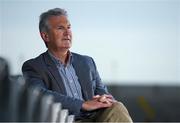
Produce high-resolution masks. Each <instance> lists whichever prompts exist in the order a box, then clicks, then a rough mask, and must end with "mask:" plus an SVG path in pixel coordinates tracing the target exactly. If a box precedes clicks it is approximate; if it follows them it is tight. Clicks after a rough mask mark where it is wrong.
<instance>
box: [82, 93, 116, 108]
mask: <svg viewBox="0 0 180 123" xmlns="http://www.w3.org/2000/svg"><path fill="white" fill-rule="evenodd" d="M114 102H115V100H114V99H113V97H112V96H111V95H106V94H104V95H101V96H100V95H96V96H94V97H93V99H92V100H89V101H86V102H84V103H83V105H82V108H83V109H84V110H86V111H92V110H96V109H100V108H107V107H111V106H112V104H113V103H114Z"/></svg>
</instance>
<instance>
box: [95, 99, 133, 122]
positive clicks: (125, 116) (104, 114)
mask: <svg viewBox="0 0 180 123" xmlns="http://www.w3.org/2000/svg"><path fill="white" fill-rule="evenodd" d="M99 116H100V117H99V118H98V119H99V120H98V121H106V122H107V121H108V122H109V121H111V122H132V119H131V117H130V115H129V113H128V111H127V109H126V107H125V106H124V105H123V104H122V103H121V102H116V103H114V104H113V105H112V106H111V107H109V108H106V109H103V110H101V112H100V115H99Z"/></svg>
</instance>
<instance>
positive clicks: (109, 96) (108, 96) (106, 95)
mask: <svg viewBox="0 0 180 123" xmlns="http://www.w3.org/2000/svg"><path fill="white" fill-rule="evenodd" d="M104 96H105V97H106V98H111V99H113V96H112V95H108V94H104Z"/></svg>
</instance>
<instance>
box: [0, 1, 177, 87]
mask: <svg viewBox="0 0 180 123" xmlns="http://www.w3.org/2000/svg"><path fill="white" fill-rule="evenodd" d="M0 5H1V7H0V8H1V9H0V11H1V15H0V24H1V25H0V26H1V28H0V29H1V30H0V31H1V33H0V34H1V35H0V36H1V41H0V55H1V56H4V57H5V58H7V59H8V60H9V62H10V65H11V68H12V69H11V71H12V74H19V73H21V69H20V68H21V65H22V63H23V62H24V61H25V60H27V59H29V58H32V57H36V56H37V55H38V54H40V53H42V52H43V51H45V50H46V48H45V46H44V44H43V41H42V40H41V38H40V36H39V32H38V20H39V15H40V14H41V13H42V12H44V11H46V10H48V9H51V8H55V7H61V8H64V9H66V10H67V11H68V14H69V19H70V21H71V24H72V31H73V47H72V48H71V51H74V52H77V53H80V54H85V55H90V56H92V57H93V58H94V60H95V61H96V64H97V67H98V70H99V73H100V75H101V78H102V80H103V81H106V82H115V83H117V82H120V83H121V84H179V85H180V59H179V58H180V43H179V42H180V31H179V29H180V1H179V0H113V1H111V0H91V1H90V0H88V1H86V2H83V1H77V0H74V1H70V0H68V1H65V0H64V1H60V0H1V1H0Z"/></svg>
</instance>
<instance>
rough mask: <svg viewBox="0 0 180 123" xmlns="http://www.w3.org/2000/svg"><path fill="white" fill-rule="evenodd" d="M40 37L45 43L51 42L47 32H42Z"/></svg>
mask: <svg viewBox="0 0 180 123" xmlns="http://www.w3.org/2000/svg"><path fill="white" fill-rule="evenodd" d="M40 35H41V38H42V39H43V40H44V41H45V42H49V36H48V34H47V33H46V32H40Z"/></svg>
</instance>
